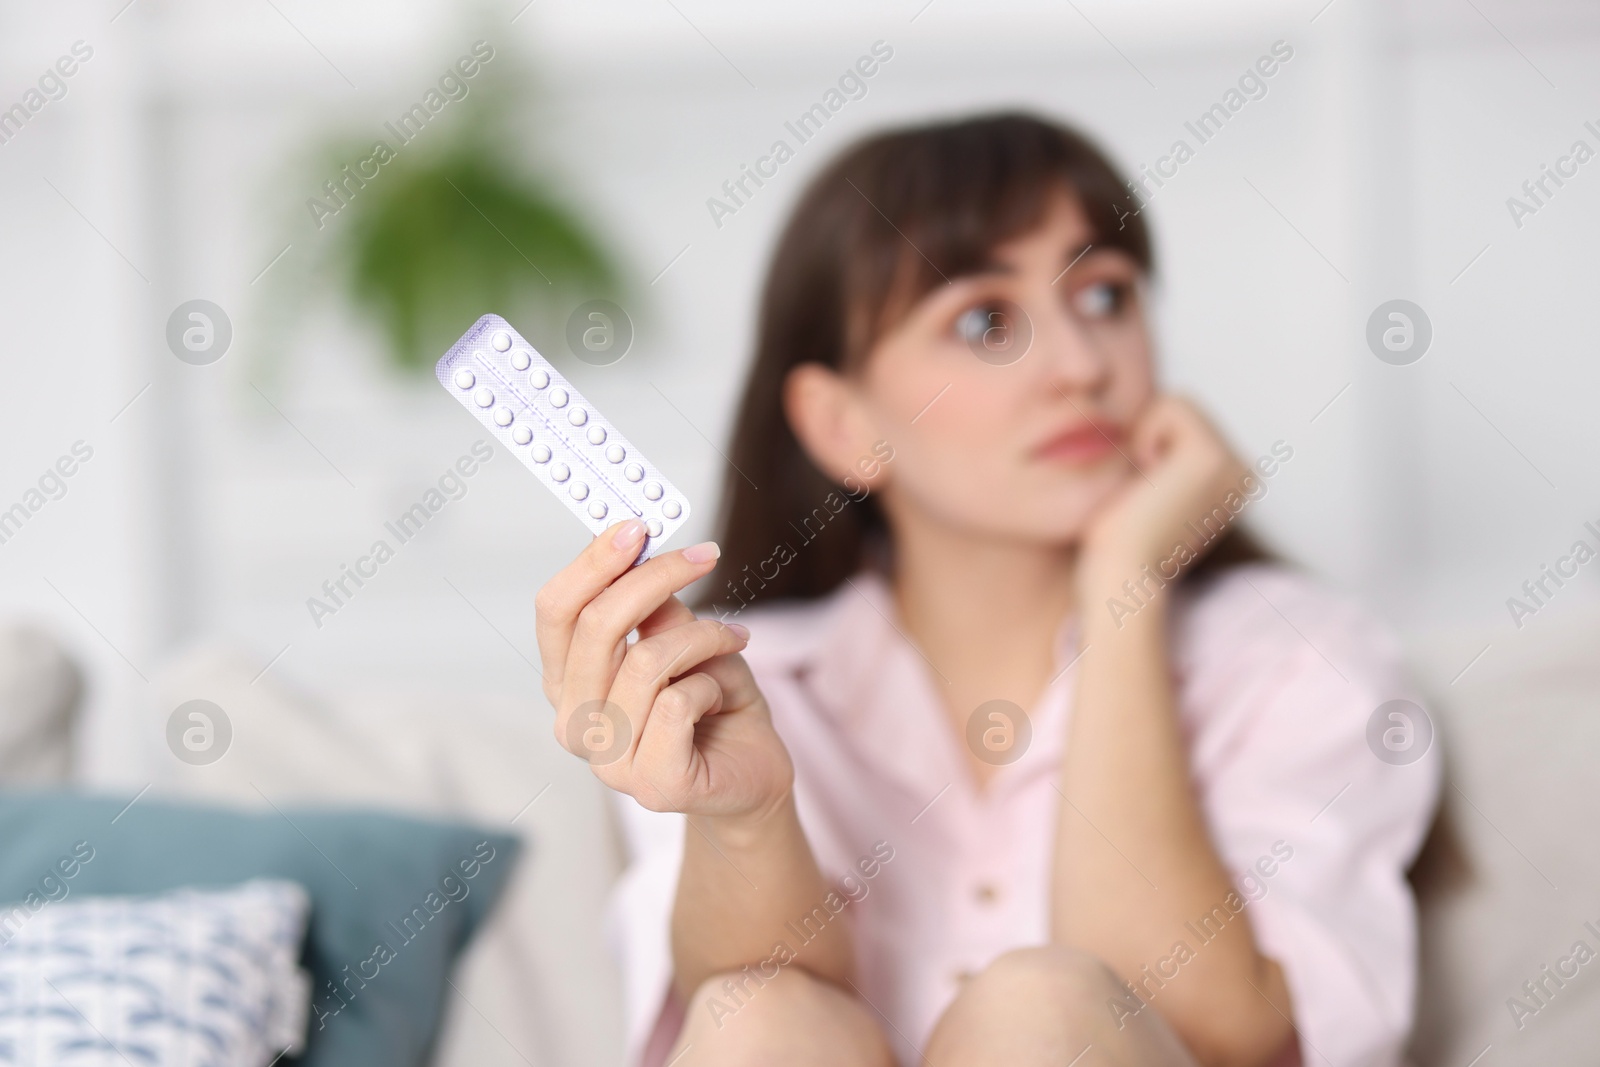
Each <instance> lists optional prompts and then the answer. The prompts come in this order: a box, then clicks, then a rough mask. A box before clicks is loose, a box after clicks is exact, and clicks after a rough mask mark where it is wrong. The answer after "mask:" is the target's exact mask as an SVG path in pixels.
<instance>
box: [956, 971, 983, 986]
mask: <svg viewBox="0 0 1600 1067" xmlns="http://www.w3.org/2000/svg"><path fill="white" fill-rule="evenodd" d="M976 977H978V972H977V971H973V970H968V969H967V968H965V967H963V968H961V970H959V971H951V972H950V981H951V982H952V983H953V984H955V985H961V984H963V983H965V982H969V981H971V980H972V979H974V978H976Z"/></svg>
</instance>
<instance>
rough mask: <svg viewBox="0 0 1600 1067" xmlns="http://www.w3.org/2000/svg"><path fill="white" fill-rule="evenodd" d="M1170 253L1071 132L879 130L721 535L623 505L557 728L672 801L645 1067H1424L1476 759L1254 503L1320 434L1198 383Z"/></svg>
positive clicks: (559, 586)
mask: <svg viewBox="0 0 1600 1067" xmlns="http://www.w3.org/2000/svg"><path fill="white" fill-rule="evenodd" d="M1150 269H1151V254H1150V246H1149V240H1148V236H1147V234H1146V231H1145V228H1144V221H1143V218H1142V217H1141V216H1140V215H1139V214H1137V213H1136V212H1135V211H1134V210H1133V205H1132V203H1131V202H1130V200H1129V198H1128V196H1127V194H1126V192H1125V189H1124V185H1123V183H1122V182H1121V181H1120V180H1119V178H1118V176H1117V174H1116V173H1115V171H1114V170H1113V169H1112V167H1111V166H1110V165H1109V164H1108V163H1107V162H1106V160H1105V158H1104V157H1103V156H1102V155H1101V154H1100V153H1099V152H1098V151H1097V150H1096V149H1095V148H1094V147H1093V146H1092V145H1090V144H1089V143H1087V142H1086V141H1085V140H1083V139H1082V138H1081V137H1079V136H1077V135H1076V134H1074V133H1072V132H1070V131H1067V130H1065V129H1062V128H1060V127H1059V126H1056V125H1052V124H1050V123H1046V122H1043V121H1040V120H1038V119H1035V118H1032V117H1028V116H1023V115H1001V116H994V117H983V118H977V119H972V120H968V121H962V122H955V123H948V124H938V125H932V126H926V127H921V128H915V129H907V130H902V131H897V132H891V133H888V134H884V135H880V136H877V137H873V138H871V139H869V140H867V141H865V142H863V143H861V144H859V145H858V146H856V147H855V148H853V149H851V150H850V151H848V152H847V153H845V154H844V155H843V156H842V157H841V158H840V159H839V160H837V161H836V162H835V163H834V164H833V165H832V166H831V167H829V168H828V169H827V170H826V171H825V172H823V173H822V174H821V175H820V176H819V177H817V178H816V179H815V181H814V182H813V183H812V184H811V186H810V187H809V190H808V191H807V192H806V194H805V195H804V197H803V198H802V199H801V201H800V203H799V205H798V206H797V208H796V209H795V212H794V216H793V218H792V220H791V222H790V223H789V225H788V227H787V229H786V230H785V232H784V234H783V236H782V238H781V240H780V242H779V246H778V249H777V252H776V256H775V259H774V262H773V264H772V267H771V271H770V274H769V277H768V280H767V285H766V290H765V296H764V302H763V305H762V311H761V321H760V327H759V335H758V339H757V346H756V347H757V354H756V362H755V367H754V371H753V374H752V376H751V379H750V382H749V385H748V387H747V389H746V392H745V395H744V399H743V405H742V408H741V410H740V414H739V418H738V424H737V429H736V433H735V440H734V445H733V449H732V454H731V456H730V460H731V463H730V466H731V467H733V468H735V469H736V470H735V472H734V473H732V474H731V476H730V479H729V482H728V492H729V496H728V501H727V506H726V511H725V519H724V523H723V536H722V542H723V544H722V549H721V551H720V553H719V548H718V545H717V544H716V543H713V542H706V543H705V544H701V545H695V546H692V547H690V548H686V549H682V550H680V551H672V552H666V553H664V554H662V555H660V556H658V557H656V558H654V559H651V560H650V561H648V562H647V563H645V564H643V565H641V566H638V567H632V566H630V564H631V563H632V562H633V560H634V559H635V558H636V557H637V555H638V551H639V547H640V544H641V540H642V536H643V533H642V530H641V528H640V527H639V525H638V524H637V523H622V524H619V525H618V526H616V527H614V528H613V529H612V530H611V531H608V532H607V533H606V534H604V535H602V536H601V537H599V538H597V539H596V540H595V541H594V543H593V544H592V545H590V546H589V547H588V548H587V549H586V550H585V551H584V552H583V553H582V554H581V555H580V556H579V558H578V559H577V560H576V561H575V562H574V563H572V564H571V565H570V566H568V567H566V568H565V569H564V570H562V571H561V572H560V573H559V574H557V575H556V576H555V577H554V578H553V579H552V580H551V581H550V583H549V584H548V585H547V586H545V587H544V589H542V590H541V591H540V593H539V597H538V632H539V645H540V653H541V656H542V658H543V670H544V683H545V691H546V694H547V696H548V697H549V698H550V700H551V702H552V704H553V705H554V707H555V708H556V710H557V720H556V735H557V737H558V738H559V739H560V740H561V742H562V743H563V744H564V745H566V746H567V747H568V748H569V749H571V750H572V751H574V752H575V753H577V754H579V755H583V756H585V757H587V758H588V759H589V761H590V763H591V766H592V767H593V770H594V773H595V774H596V775H597V776H598V777H599V778H600V780H601V781H603V782H604V783H605V784H606V785H608V786H610V787H612V788H613V789H615V790H617V791H618V792H619V793H621V794H626V796H627V797H631V798H633V800H632V801H626V800H625V801H624V805H623V810H624V812H625V817H626V822H627V824H628V828H629V836H630V842H631V845H632V848H633V852H634V855H635V862H634V864H633V866H632V867H631V868H630V870H629V872H628V874H627V875H626V876H625V878H624V881H623V883H622V885H621V887H620V889H619V893H618V900H617V908H616V912H615V916H616V919H617V926H616V929H615V931H614V933H615V934H616V935H617V937H618V940H619V942H620V946H619V947H620V949H621V952H622V954H623V957H624V960H625V963H626V979H627V985H628V990H627V991H628V995H629V998H630V1002H631V1004H632V1014H633V1020H632V1021H633V1031H632V1035H631V1036H632V1049H633V1051H634V1052H635V1053H636V1054H637V1055H638V1057H639V1059H640V1061H641V1062H645V1063H656V1064H659V1063H664V1062H671V1063H673V1064H676V1065H682V1067H689V1065H694V1064H706V1065H710V1064H727V1063H740V1064H743V1063H749V1064H761V1065H773V1064H828V1065H854V1064H863V1065H865V1064H890V1063H895V1062H899V1063H901V1064H913V1063H929V1064H934V1065H936V1067H960V1065H968V1064H1008V1065H1016V1064H1021V1065H1032V1064H1041V1065H1042V1064H1058V1065H1065V1064H1069V1063H1078V1062H1080V1060H1079V1059H1078V1058H1079V1057H1081V1062H1082V1063H1083V1064H1084V1065H1085V1067H1089V1065H1091V1064H1095V1063H1125V1064H1162V1065H1168V1064H1194V1063H1203V1064H1240V1065H1245V1064H1277V1063H1294V1062H1297V1061H1299V1060H1301V1059H1303V1060H1304V1062H1306V1063H1331V1064H1338V1065H1343V1064H1358V1063H1359V1064H1369V1063H1373V1064H1376V1063H1391V1062H1395V1061H1396V1060H1397V1059H1398V1057H1399V1055H1400V1049H1401V1046H1402V1043H1403V1041H1404V1037H1405V1033H1406V1030H1407V1029H1408V1026H1409V1023H1410V1018H1411V1011H1412V1007H1411V1004H1412V999H1413V985H1414V971H1415V961H1414V954H1415V953H1414V948H1415V946H1414V942H1415V923H1414V908H1413V902H1412V899H1411V897H1410V894H1409V891H1408V887H1407V884H1406V881H1405V878H1404V870H1405V867H1406V865H1407V863H1408V862H1409V860H1410V858H1411V857H1412V856H1413V854H1414V853H1415V851H1416V848H1417V846H1418V844H1419V842H1420V839H1421V836H1422V834H1423V831H1424V829H1425V827H1426V825H1427V823H1428V818H1429V814H1430V812H1431V809H1432V805H1433V803H1434V799H1435V794H1436V792H1437V788H1438V771H1437V766H1436V763H1435V761H1434V760H1433V759H1423V760H1421V761H1418V762H1413V763H1410V764H1407V765H1395V764H1394V763H1391V762H1385V761H1383V760H1380V759H1378V758H1377V757H1376V756H1375V755H1374V753H1373V752H1372V751H1369V748H1368V745H1367V742H1366V736H1367V725H1368V721H1369V718H1371V717H1372V715H1373V714H1374V711H1375V710H1376V709H1377V708H1378V706H1379V705H1380V704H1382V703H1384V702H1386V701H1389V700H1390V699H1392V698H1397V697H1401V696H1403V695H1406V693H1407V690H1406V687H1405V683H1404V681H1403V679H1402V678H1401V677H1400V674H1399V671H1398V669H1397V652H1396V648H1395V645H1394V642H1393V641H1392V639H1390V638H1389V637H1388V636H1387V634H1386V632H1385V631H1383V630H1381V629H1380V628H1377V627H1375V626H1374V625H1373V623H1372V622H1371V621H1370V619H1369V618H1368V617H1367V616H1365V615H1363V614H1362V613H1361V612H1360V611H1359V610H1358V609H1356V608H1355V607H1353V606H1351V605H1350V604H1348V603H1347V602H1345V601H1344V600H1342V599H1340V598H1338V597H1336V596H1334V595H1332V594H1331V593H1328V592H1326V591H1324V590H1322V589H1321V588H1319V587H1318V586H1316V585H1315V584H1313V583H1312V582H1310V581H1309V580H1307V579H1305V578H1303V577H1301V576H1299V575H1297V574H1295V573H1293V572H1291V571H1289V570H1288V569H1286V568H1284V567H1281V566H1277V565H1274V564H1272V563H1270V562H1269V561H1267V560H1266V559H1265V558H1264V557H1263V555H1262V553H1261V552H1260V551H1259V550H1258V549H1256V548H1254V546H1253V545H1251V544H1250V542H1249V541H1248V540H1247V539H1246V538H1245V537H1244V535H1243V534H1242V533H1240V532H1237V531H1233V530H1231V529H1225V527H1228V526H1229V523H1230V520H1231V519H1232V518H1233V516H1234V515H1236V514H1237V513H1238V512H1239V511H1240V510H1242V508H1243V507H1244V506H1245V504H1246V503H1247V502H1248V501H1250V500H1253V499H1258V498H1259V496H1260V495H1262V494H1263V493H1264V492H1265V491H1266V486H1267V481H1268V479H1270V478H1271V477H1272V476H1274V475H1276V474H1278V473H1279V468H1280V467H1281V466H1282V464H1283V463H1284V462H1287V461H1289V460H1290V458H1291V457H1292V456H1293V454H1294V449H1293V444H1292V443H1291V442H1287V441H1280V442H1278V443H1277V444H1276V445H1275V446H1274V448H1273V450H1272V451H1271V452H1269V453H1267V454H1264V455H1263V456H1262V457H1261V458H1260V459H1259V460H1257V461H1255V462H1254V463H1253V464H1251V465H1250V466H1248V467H1247V466H1245V465H1244V464H1243V463H1241V462H1240V461H1239V460H1238V459H1236V458H1235V457H1234V456H1233V455H1232V453H1231V452H1230V451H1229V449H1228V447H1227V445H1226V444H1225V443H1224V441H1223V440H1222V438H1221V436H1220V435H1219V434H1218V432H1217V431H1216V429H1215V428H1213V427H1212V426H1211V425H1210V424H1209V423H1208V422H1207V421H1206V419H1205V418H1204V417H1203V416H1202V415H1201V414H1200V412H1199V411H1198V410H1196V408H1195V407H1194V406H1193V405H1192V404H1190V403H1189V402H1187V401H1184V400H1181V399H1178V398H1176V397H1173V396H1170V395H1166V394H1163V393H1161V392H1160V391H1159V390H1158V389H1157V386H1156V376H1155V366H1154V361H1153V354H1152V351H1151V339H1150V334H1149V330H1148V327H1147V324H1146V322H1145V317H1144V283H1145V279H1146V277H1147V275H1148V274H1149V272H1150ZM719 554H720V563H719ZM714 571H715V572H717V573H716V574H715V575H714V576H713V572H714ZM708 576H712V577H711V582H712V584H713V586H714V589H713V592H712V594H711V596H710V598H709V604H710V606H711V608H712V611H711V616H712V617H708V618H705V619H696V617H695V616H694V614H693V613H692V612H691V611H690V609H689V608H688V607H686V606H685V605H684V603H682V602H681V601H680V600H679V599H677V597H676V596H675V594H677V593H678V592H680V591H682V590H683V589H685V588H686V587H688V586H689V585H691V584H693V583H695V582H697V581H699V580H701V579H705V578H707V577H708ZM634 630H637V632H638V640H637V641H636V642H634V643H632V644H629V643H628V640H627V639H628V635H629V634H630V633H631V632H632V631H634ZM634 801H636V802H637V803H634Z"/></svg>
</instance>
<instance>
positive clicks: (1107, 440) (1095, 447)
mask: <svg viewBox="0 0 1600 1067" xmlns="http://www.w3.org/2000/svg"><path fill="white" fill-rule="evenodd" d="M1116 433H1117V427H1115V426H1109V425H1100V424H1097V423H1088V424H1086V425H1083V426H1079V427H1078V428H1076V429H1073V430H1068V431H1067V432H1066V433H1062V434H1057V435H1056V436H1055V437H1052V438H1050V440H1048V441H1046V442H1045V443H1044V444H1042V445H1040V446H1039V447H1038V449H1036V450H1035V452H1034V455H1036V456H1037V457H1038V458H1040V459H1042V460H1047V461H1048V460H1058V461H1062V462H1067V463H1089V462H1092V461H1094V460H1097V459H1101V458H1103V457H1104V456H1105V455H1106V454H1107V453H1109V452H1112V451H1114V450H1115V447H1116V446H1115V444H1114V442H1113V438H1114V436H1115V435H1116Z"/></svg>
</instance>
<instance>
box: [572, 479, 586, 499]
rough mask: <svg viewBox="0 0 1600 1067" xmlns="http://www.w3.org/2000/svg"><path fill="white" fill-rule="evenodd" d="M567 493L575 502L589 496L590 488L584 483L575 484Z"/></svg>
mask: <svg viewBox="0 0 1600 1067" xmlns="http://www.w3.org/2000/svg"><path fill="white" fill-rule="evenodd" d="M567 491H568V492H569V493H571V494H572V499H574V500H582V499H583V498H584V497H586V496H588V495H589V487H588V486H587V485H584V484H583V483H582V482H573V483H572V488H571V489H569V490H567Z"/></svg>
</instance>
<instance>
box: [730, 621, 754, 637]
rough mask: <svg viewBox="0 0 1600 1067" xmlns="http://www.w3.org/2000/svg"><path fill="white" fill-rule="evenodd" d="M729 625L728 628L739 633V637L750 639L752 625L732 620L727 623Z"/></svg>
mask: <svg viewBox="0 0 1600 1067" xmlns="http://www.w3.org/2000/svg"><path fill="white" fill-rule="evenodd" d="M727 626H728V629H730V630H732V631H733V632H734V633H736V634H738V635H739V639H740V640H741V641H748V640H750V627H748V626H746V625H744V624H743V623H739V622H730V623H728V624H727Z"/></svg>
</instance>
